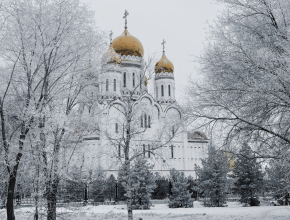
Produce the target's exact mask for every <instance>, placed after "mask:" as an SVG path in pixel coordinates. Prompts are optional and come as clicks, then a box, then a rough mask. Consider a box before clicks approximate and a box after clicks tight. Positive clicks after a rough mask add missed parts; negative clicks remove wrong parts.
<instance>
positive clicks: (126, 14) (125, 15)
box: [123, 10, 129, 30]
mask: <svg viewBox="0 0 290 220" xmlns="http://www.w3.org/2000/svg"><path fill="white" fill-rule="evenodd" d="M128 15H129V13H128V12H127V10H125V13H124V17H123V18H125V30H127V16H128Z"/></svg>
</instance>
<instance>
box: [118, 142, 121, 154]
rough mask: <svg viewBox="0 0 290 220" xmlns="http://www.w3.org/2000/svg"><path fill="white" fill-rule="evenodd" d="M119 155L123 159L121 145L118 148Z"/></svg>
mask: <svg viewBox="0 0 290 220" xmlns="http://www.w3.org/2000/svg"><path fill="white" fill-rule="evenodd" d="M118 155H119V157H121V145H120V144H119V146H118Z"/></svg>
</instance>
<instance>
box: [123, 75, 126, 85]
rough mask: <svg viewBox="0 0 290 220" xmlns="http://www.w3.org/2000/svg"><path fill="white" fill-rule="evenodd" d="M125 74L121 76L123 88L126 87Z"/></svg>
mask: <svg viewBox="0 0 290 220" xmlns="http://www.w3.org/2000/svg"><path fill="white" fill-rule="evenodd" d="M126 80H127V79H126V73H124V74H123V87H126V82H127V81H126Z"/></svg>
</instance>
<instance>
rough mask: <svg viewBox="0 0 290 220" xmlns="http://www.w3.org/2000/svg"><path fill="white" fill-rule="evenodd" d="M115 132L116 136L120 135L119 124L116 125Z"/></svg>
mask: <svg viewBox="0 0 290 220" xmlns="http://www.w3.org/2000/svg"><path fill="white" fill-rule="evenodd" d="M115 132H116V134H118V133H119V128H118V123H116V124H115Z"/></svg>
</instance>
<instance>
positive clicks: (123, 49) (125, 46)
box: [112, 29, 144, 57]
mask: <svg viewBox="0 0 290 220" xmlns="http://www.w3.org/2000/svg"><path fill="white" fill-rule="evenodd" d="M112 44H113V48H114V50H115V51H116V52H117V53H120V54H121V55H126V56H128V55H131V56H133V55H134V56H138V57H143V55H144V49H143V46H142V44H141V42H140V41H139V40H138V39H137V38H136V37H134V36H132V35H131V34H130V33H129V32H128V30H127V29H125V30H124V32H123V33H122V34H121V35H120V36H118V37H116V38H115V39H114V40H113V42H112Z"/></svg>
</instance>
